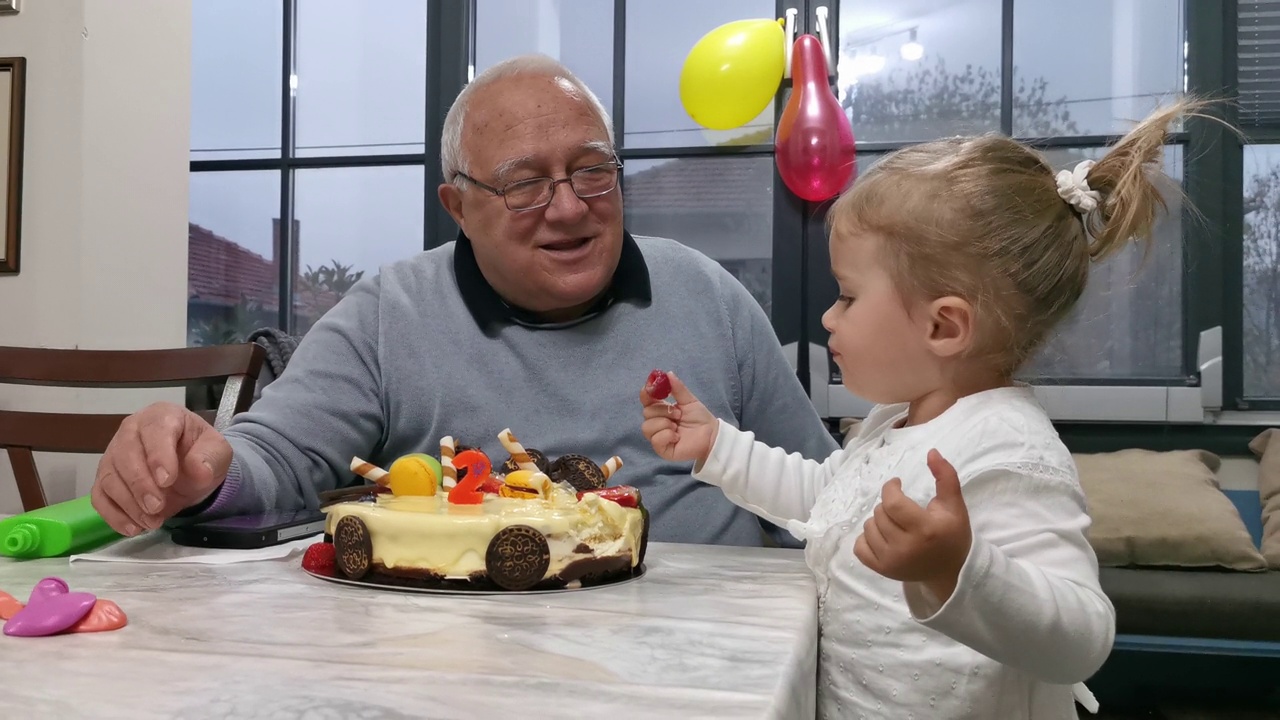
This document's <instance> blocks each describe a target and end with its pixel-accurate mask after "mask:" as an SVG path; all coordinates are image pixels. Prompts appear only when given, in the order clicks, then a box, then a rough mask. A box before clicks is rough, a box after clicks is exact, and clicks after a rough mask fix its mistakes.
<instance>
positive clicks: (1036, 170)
mask: <svg viewBox="0 0 1280 720" xmlns="http://www.w3.org/2000/svg"><path fill="white" fill-rule="evenodd" d="M1200 106H1201V103H1200V102H1196V101H1192V100H1184V101H1182V102H1179V103H1178V104H1176V105H1173V106H1171V107H1168V108H1165V109H1163V110H1160V111H1157V112H1156V113H1154V114H1153V115H1151V116H1150V117H1149V118H1147V119H1146V120H1144V121H1143V122H1142V123H1141V124H1139V125H1138V126H1137V127H1135V128H1134V129H1133V130H1132V131H1131V132H1130V133H1129V134H1128V135H1126V136H1125V137H1124V138H1123V139H1122V140H1121V141H1120V142H1118V143H1116V144H1115V145H1114V146H1113V147H1112V148H1110V149H1109V150H1108V152H1107V153H1106V155H1105V156H1104V157H1103V158H1102V159H1101V160H1099V161H1097V163H1096V164H1095V165H1093V167H1092V168H1090V169H1089V170H1088V173H1087V175H1086V182H1087V183H1088V186H1089V189H1090V190H1093V191H1097V192H1098V193H1099V194H1100V195H1101V201H1100V202H1098V204H1097V207H1096V209H1094V210H1092V211H1090V212H1088V213H1085V214H1084V215H1083V216H1082V215H1081V213H1080V212H1079V211H1077V210H1076V208H1075V207H1073V206H1072V205H1071V204H1069V203H1068V202H1067V200H1065V199H1063V197H1062V196H1061V195H1059V193H1058V183H1057V179H1056V177H1055V175H1054V172H1053V169H1052V168H1051V167H1050V165H1049V163H1048V162H1046V161H1045V159H1044V157H1043V156H1042V155H1041V154H1040V153H1038V152H1036V151H1035V150H1032V149H1031V148H1029V147H1027V146H1025V145H1023V144H1021V143H1018V142H1016V141H1014V140H1011V139H1009V138H1007V137H1003V136H997V135H987V136H982V137H976V138H954V139H948V140H940V141H937V142H931V143H926V144H922V145H915V146H912V147H908V148H905V149H902V150H899V151H897V152H895V153H893V154H891V155H889V156H887V157H885V159H884V160H882V161H880V162H879V163H878V164H877V165H876V166H875V167H874V168H872V169H871V170H870V171H869V172H867V174H866V175H864V176H863V177H861V178H859V180H858V182H856V183H855V184H854V186H853V188H852V189H850V190H849V191H848V192H847V193H846V194H845V195H843V196H842V197H840V198H839V199H838V200H837V201H836V202H835V204H834V205H833V206H832V208H831V211H830V213H828V216H827V223H828V225H829V228H830V231H831V233H832V237H833V238H834V239H835V240H836V241H837V242H841V241H847V239H848V238H851V237H854V236H857V235H864V234H865V235H869V236H873V237H875V238H877V239H878V240H879V241H880V245H881V258H882V259H883V261H884V262H885V264H886V266H887V268H888V271H889V273H890V275H891V277H892V278H893V280H894V282H895V284H896V285H897V287H898V289H899V292H900V293H901V294H902V296H903V297H904V298H914V299H924V300H932V299H936V298H940V297H946V296H957V297H960V298H963V299H965V300H966V301H968V302H969V303H970V304H972V305H973V306H974V309H975V315H976V318H975V338H974V345H973V348H972V351H971V354H972V355H974V356H981V357H984V358H988V359H990V360H991V361H992V362H994V363H996V365H997V367H998V369H999V370H1000V371H1001V372H1003V373H1007V374H1013V373H1014V372H1015V371H1016V370H1017V369H1018V368H1019V367H1020V366H1021V365H1022V364H1023V363H1024V362H1025V361H1026V360H1027V359H1028V358H1029V357H1030V356H1031V355H1032V353H1034V351H1035V350H1036V349H1037V348H1038V347H1039V346H1040V344H1041V343H1042V342H1043V341H1044V339H1045V336H1046V335H1047V334H1048V332H1049V331H1050V330H1051V329H1053V327H1054V326H1055V325H1056V324H1057V323H1058V322H1059V321H1061V320H1062V319H1063V318H1064V317H1065V316H1066V315H1067V313H1069V312H1070V311H1071V309H1072V307H1074V306H1075V304H1076V301H1077V300H1079V299H1080V295H1081V293H1083V292H1084V287H1085V283H1086V281H1087V280H1088V277H1089V264H1090V262H1091V261H1097V260H1103V259H1105V258H1107V257H1110V256H1111V255H1113V254H1114V253H1116V252H1118V251H1119V250H1121V249H1123V248H1124V246H1125V245H1126V243H1128V242H1129V241H1130V240H1139V241H1146V240H1149V239H1150V235H1151V231H1152V227H1153V226H1154V224H1155V221H1156V216H1157V212H1158V211H1161V210H1165V209H1167V208H1166V206H1165V201H1164V198H1163V197H1162V196H1161V193H1160V188H1158V187H1157V182H1158V181H1159V180H1160V179H1161V178H1164V177H1165V176H1164V174H1163V171H1162V169H1161V161H1162V159H1163V147H1164V144H1165V141H1166V139H1167V133H1168V128H1169V125H1170V124H1171V123H1172V122H1173V121H1175V120H1177V119H1179V118H1181V117H1183V116H1186V115H1190V114H1196V113H1195V112H1194V111H1195V110H1196V109H1197V108H1198V107H1200ZM1165 179H1166V180H1167V178H1165ZM1162 184H1165V185H1168V183H1162Z"/></svg>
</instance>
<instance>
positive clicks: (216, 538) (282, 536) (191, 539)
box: [169, 510, 325, 550]
mask: <svg viewBox="0 0 1280 720" xmlns="http://www.w3.org/2000/svg"><path fill="white" fill-rule="evenodd" d="M324 524H325V513H323V512H321V511H319V510H289V511H283V512H268V513H263V514H261V515H237V516H234V517H228V518H221V519H218V520H209V521H207V522H202V523H194V524H191V525H183V526H180V527H176V528H173V529H172V530H171V531H170V533H169V537H170V538H171V539H172V540H173V541H174V542H175V543H177V544H178V545H186V546H189V547H204V548H222V549H230V550H252V549H255V548H263V547H269V546H271V545H279V544H281V543H286V542H289V541H291V540H297V539H298V538H303V537H307V536H309V535H316V534H318V533H322V532H324Z"/></svg>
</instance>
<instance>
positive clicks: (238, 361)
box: [0, 343, 266, 510]
mask: <svg viewBox="0 0 1280 720" xmlns="http://www.w3.org/2000/svg"><path fill="white" fill-rule="evenodd" d="M265 357H266V353H265V351H264V350H263V348H262V346H260V345H258V344H256V343H240V344H236V345H218V346H214V347H201V348H174V349H164V350H64V349H47V348H23V347H3V346H0V384H9V385H44V386H53V387H82V388H144V387H181V386H190V385H207V384H212V383H216V382H221V381H223V380H225V381H226V386H225V388H224V389H223V392H222V399H221V402H220V403H219V404H218V409H217V410H211V411H207V412H201V413H200V415H201V416H202V417H204V418H205V420H207V421H208V422H209V423H210V424H212V425H213V426H214V427H215V428H218V429H219V430H221V429H222V428H225V427H226V426H227V424H229V423H230V422H231V418H232V417H233V416H234V415H235V414H236V413H239V412H243V411H244V410H247V409H248V408H249V405H250V403H252V402H253V391H254V386H255V383H256V380H257V377H258V372H259V371H260V370H261V369H262V363H263V360H264V358H265ZM126 417H128V416H127V415H118V414H90V413H45V412H22V411H16V410H0V448H4V449H5V450H6V451H7V452H8V455H9V463H10V464H11V465H12V466H13V474H14V477H15V478H16V479H17V481H18V495H19V496H20V497H21V499H22V507H23V509H24V510H34V509H36V508H40V507H44V506H45V505H46V504H47V500H46V499H45V494H44V487H43V486H42V485H41V484H40V475H39V473H38V472H37V471H36V466H35V460H34V458H33V456H32V453H34V452H62V453H100V452H103V451H104V450H106V448H107V444H108V443H110V442H111V438H112V437H113V436H114V435H115V433H116V431H117V430H118V429H119V428H120V423H121V422H123V421H124V419H125V418H126Z"/></svg>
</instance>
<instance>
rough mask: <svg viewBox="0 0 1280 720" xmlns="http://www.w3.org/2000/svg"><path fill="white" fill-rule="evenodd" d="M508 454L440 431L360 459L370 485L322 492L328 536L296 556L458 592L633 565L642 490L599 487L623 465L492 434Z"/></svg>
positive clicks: (543, 582) (336, 573)
mask: <svg viewBox="0 0 1280 720" xmlns="http://www.w3.org/2000/svg"><path fill="white" fill-rule="evenodd" d="M498 440H499V442H501V443H502V446H503V448H504V449H505V450H506V451H507V452H508V453H509V454H510V458H509V459H508V460H507V461H506V462H504V463H503V464H502V465H501V466H498V468H497V472H496V473H495V472H494V464H493V463H492V462H491V461H490V459H489V457H488V456H487V455H485V453H484V452H483V451H481V450H480V449H478V448H466V449H463V448H462V446H460V445H459V444H458V443H457V442H456V441H455V440H454V438H452V437H445V438H442V440H441V443H440V456H439V459H438V460H437V459H436V458H434V457H431V456H429V455H425V454H422V453H415V454H412V455H405V456H403V457H400V458H397V459H396V460H395V462H393V463H392V464H391V467H390V469H389V470H384V469H382V468H380V467H377V466H376V465H374V464H373V463H369V462H367V461H365V460H362V459H361V458H354V459H353V460H352V463H351V469H352V470H353V471H354V472H356V473H357V474H358V475H360V476H361V477H364V478H366V479H368V480H370V481H372V482H373V485H372V486H365V487H364V488H361V489H358V490H355V491H351V490H343V491H337V492H336V493H327V494H326V501H327V503H328V504H326V505H324V506H323V509H324V510H325V512H326V514H327V515H328V518H327V521H326V539H329V538H331V544H330V543H329V542H325V543H317V544H316V545H314V546H312V548H311V549H310V550H308V552H307V553H306V555H305V556H304V559H303V566H304V568H305V569H307V570H308V571H309V572H312V573H314V574H317V575H321V576H331V577H340V578H347V579H351V580H360V581H364V582H370V583H374V584H384V585H396V586H416V587H425V588H442V589H462V590H468V589H470V590H493V589H499V590H507V591H522V590H531V589H557V588H574V587H583V586H588V585H593V584H600V583H605V582H611V581H616V580H619V579H624V578H628V577H632V576H634V575H635V574H636V573H638V572H640V571H641V563H642V562H643V560H644V551H645V549H646V545H647V543H648V531H649V516H648V511H647V510H645V508H644V505H643V503H641V502H640V493H639V491H638V490H636V489H635V488H631V487H626V486H615V487H605V485H606V481H607V480H608V479H609V478H610V477H612V476H613V475H614V474H615V473H616V472H617V471H618V470H619V469H620V468H621V467H622V459H621V458H619V457H616V456H615V457H612V458H610V459H609V460H608V461H606V462H605V464H604V465H603V466H599V465H596V464H595V462H594V461H592V460H591V459H590V458H587V457H585V456H583V455H578V454H568V455H564V456H562V457H560V458H557V459H556V460H555V461H550V460H549V459H548V458H547V457H546V456H545V455H544V454H543V453H541V452H538V451H536V450H529V449H526V448H524V446H523V445H521V443H520V441H519V440H517V439H516V437H515V435H514V434H513V433H512V432H511V430H510V429H505V430H503V431H502V432H501V433H499V434H498Z"/></svg>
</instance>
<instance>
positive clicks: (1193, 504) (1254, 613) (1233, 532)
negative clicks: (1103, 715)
mask: <svg viewBox="0 0 1280 720" xmlns="http://www.w3.org/2000/svg"><path fill="white" fill-rule="evenodd" d="M1222 449H1223V450H1224V451H1230V450H1231V449H1232V448H1231V447H1230V446H1227V447H1224V448H1222ZM1238 450H1239V451H1242V452H1239V455H1240V456H1242V457H1251V458H1254V459H1255V460H1256V468H1257V477H1258V488H1257V489H1256V490H1254V489H1252V488H1250V489H1234V490H1233V489H1227V490H1224V489H1222V487H1221V485H1220V483H1219V481H1218V478H1217V472H1218V470H1219V468H1220V467H1221V461H1222V455H1220V454H1218V453H1212V452H1209V451H1206V450H1204V449H1189V448H1187V449H1165V450H1145V449H1133V448H1126V449H1121V450H1114V451H1109V452H1098V453H1077V454H1076V461H1077V466H1078V468H1079V470H1080V479H1081V484H1082V485H1083V486H1084V489H1085V495H1086V499H1087V501H1088V503H1089V508H1090V514H1091V515H1092V516H1093V519H1094V524H1093V527H1092V528H1091V530H1090V541H1091V542H1092V544H1093V545H1094V549H1095V550H1096V551H1097V553H1098V558H1099V564H1100V566H1101V568H1100V578H1101V582H1102V588H1103V591H1104V592H1106V593H1107V596H1108V597H1109V598H1110V599H1111V601H1112V603H1113V604H1114V605H1115V607H1116V632H1117V636H1116V642H1115V647H1114V649H1113V651H1112V654H1111V657H1110V659H1109V660H1108V662H1107V663H1106V665H1105V666H1104V667H1103V668H1102V670H1101V671H1099V673H1098V674H1097V675H1096V676H1095V677H1094V678H1093V679H1091V680H1090V682H1089V686H1090V688H1091V689H1092V690H1093V691H1094V694H1095V695H1097V696H1098V699H1099V701H1100V702H1102V703H1103V704H1104V705H1105V706H1108V707H1112V708H1115V707H1126V708H1128V707H1152V706H1158V705H1161V704H1168V703H1180V702H1193V703H1196V702H1198V703H1212V706H1213V707H1215V708H1216V707H1226V706H1247V707H1254V708H1259V707H1261V708H1267V709H1280V430H1275V429H1268V430H1265V431H1262V432H1259V433H1258V434H1257V435H1256V436H1255V437H1253V438H1252V439H1251V440H1250V441H1249V442H1248V443H1247V446H1246V447H1240V448H1239V449H1238Z"/></svg>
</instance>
